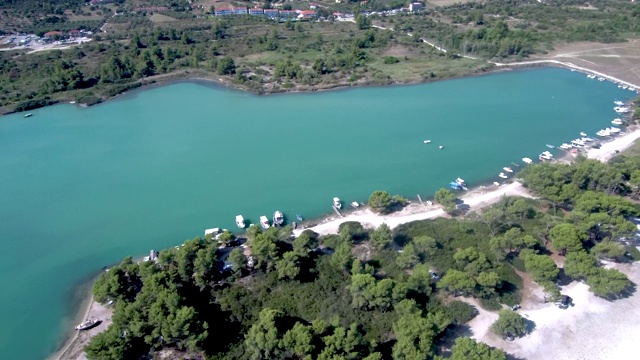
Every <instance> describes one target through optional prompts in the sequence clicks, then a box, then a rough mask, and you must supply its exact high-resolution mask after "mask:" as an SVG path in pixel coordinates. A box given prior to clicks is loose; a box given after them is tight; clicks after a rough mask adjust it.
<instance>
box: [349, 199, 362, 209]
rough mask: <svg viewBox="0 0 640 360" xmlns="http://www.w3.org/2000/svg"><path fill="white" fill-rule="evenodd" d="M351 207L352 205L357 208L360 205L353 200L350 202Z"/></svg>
mask: <svg viewBox="0 0 640 360" xmlns="http://www.w3.org/2000/svg"><path fill="white" fill-rule="evenodd" d="M351 207H353V208H354V209H357V208H359V207H360V204H358V202H357V201H353V202H351Z"/></svg>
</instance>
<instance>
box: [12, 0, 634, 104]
mask: <svg viewBox="0 0 640 360" xmlns="http://www.w3.org/2000/svg"><path fill="white" fill-rule="evenodd" d="M0 4H1V5H0V9H1V11H0V34H8V35H7V36H6V37H4V38H2V40H0V48H1V49H2V50H7V49H11V48H15V49H16V50H13V51H2V52H0V87H1V88H2V91H1V92H0V112H2V113H6V112H8V111H12V110H19V111H20V110H27V109H32V108H35V107H40V106H44V105H47V104H51V103H55V102H57V101H62V100H73V101H76V102H78V103H84V104H93V103H96V102H99V101H102V100H104V99H108V98H110V97H112V96H115V95H117V94H119V93H121V92H123V91H126V90H128V89H130V88H133V87H138V86H141V85H145V84H148V83H151V82H161V81H170V80H175V79H181V78H191V77H198V78H210V79H215V80H216V81H219V79H222V81H223V82H224V83H225V84H228V85H232V86H236V87H240V88H242V89H247V90H250V91H253V92H255V93H260V94H262V93H273V92H282V91H289V90H301V91H304V90H317V89H325V88H332V87H336V86H353V85H368V84H392V83H407V82H424V81H433V80H438V79H444V78H450V77H454V76H463V75H469V74H472V73H478V72H485V71H487V70H490V69H491V68H492V66H491V65H490V64H489V63H487V62H486V60H499V61H502V62H504V61H509V60H521V59H524V58H526V57H528V56H531V55H533V54H544V53H546V52H547V51H549V50H550V49H552V48H553V47H554V46H556V45H557V44H561V43H566V42H576V41H596V42H624V41H625V39H629V38H633V37H637V36H638V35H640V17H639V16H638V15H639V14H640V12H639V10H638V8H637V6H635V4H633V3H630V2H629V1H603V0H595V1H591V2H589V6H587V5H585V3H583V2H579V1H571V0H569V1H557V2H554V1H546V2H544V3H539V2H537V1H533V0H510V1H504V0H488V1H482V2H465V3H462V4H453V5H450V6H445V7H434V6H431V5H429V4H427V6H426V8H425V9H424V10H421V11H418V12H415V13H408V12H401V11H399V12H395V13H391V12H386V13H383V12H381V11H385V10H389V9H392V8H399V7H400V6H406V2H399V1H397V0H371V1H368V2H367V3H366V4H365V3H362V2H353V1H344V2H343V3H335V2H334V1H324V0H322V1H318V5H319V6H318V7H316V8H315V10H313V11H314V12H315V15H314V16H315V18H312V19H308V20H304V21H296V19H285V18H276V19H270V18H268V17H267V16H262V15H248V14H247V15H229V16H212V11H213V10H215V7H216V6H218V7H219V8H221V7H225V6H227V5H228V4H234V5H235V6H236V7H242V6H245V7H246V6H248V7H252V6H253V4H252V3H246V2H230V3H220V2H208V1H204V0H203V1H193V2H191V3H189V2H187V1H182V0H180V1H169V0H153V1H142V0H117V1H103V2H98V3H89V2H84V1H80V0H67V1H53V0H47V1H35V0H21V1H6V0H5V1H2V2H1V3H0ZM211 4H214V5H213V8H212V7H211ZM276 6H278V7H279V8H280V9H281V10H289V9H290V10H309V8H310V4H309V3H308V2H292V3H291V2H285V3H280V4H279V3H277V2H267V3H265V7H267V8H268V7H276ZM372 11H376V13H372ZM345 14H351V15H353V16H354V17H353V18H349V19H346V20H351V21H342V20H345V18H344V16H346V15H345ZM373 25H375V26H377V27H373ZM380 27H382V28H384V29H381V28H380ZM80 30H82V31H86V32H91V34H90V35H88V36H89V37H90V38H91V42H89V43H85V44H83V45H75V44H67V43H63V44H60V47H64V48H66V47H68V49H66V50H49V51H42V52H31V50H34V49H40V50H42V46H45V45H49V44H51V43H52V42H54V41H67V40H69V37H70V35H69V34H71V32H72V31H80ZM51 32H55V33H54V34H55V35H52V37H48V38H47V39H43V38H39V39H34V40H31V41H33V42H34V44H36V45H34V46H35V47H28V48H24V47H22V48H21V47H20V46H19V44H17V43H11V42H9V43H8V42H7V40H8V39H9V38H10V37H11V36H15V35H16V34H19V33H20V34H33V35H37V36H43V35H44V34H47V33H51ZM87 34H88V33H87ZM409 34H411V35H409ZM421 38H422V39H426V40H428V41H429V42H431V43H434V44H437V45H438V46H440V47H442V48H444V49H446V50H447V52H446V53H445V52H443V51H439V50H437V49H436V48H434V47H432V46H430V45H428V44H427V43H425V42H422V41H421V40H420V39H421ZM460 55H466V56H469V57H472V58H476V59H477V60H473V59H471V58H468V57H463V56H460Z"/></svg>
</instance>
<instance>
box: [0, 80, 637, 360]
mask: <svg viewBox="0 0 640 360" xmlns="http://www.w3.org/2000/svg"><path fill="white" fill-rule="evenodd" d="M634 95H635V94H633V93H631V92H630V91H626V90H621V89H619V88H617V87H616V86H615V85H614V84H612V83H609V82H597V81H594V80H589V79H587V78H586V76H584V75H583V74H580V73H577V72H570V71H568V70H564V69H557V68H541V69H529V70H522V71H512V72H508V73H499V74H494V75H489V76H482V77H472V78H466V79H457V80H451V81H443V82H437V83H432V84H424V85H413V86H394V87H383V88H360V89H350V90H343V91H331V92H324V93H310V94H285V95H274V96H264V97H258V96H254V95H251V94H248V93H242V92H238V91H235V90H230V89H223V88H217V87H210V86H204V85H202V84H201V83H191V82H187V83H178V84H172V85H169V86H163V87H156V88H152V89H148V90H143V91H138V92H134V93H130V94H127V96H126V97H122V98H120V99H116V100H114V101H110V102H107V103H104V104H101V105H97V106H93V107H90V108H86V109H83V108H78V107H75V106H72V105H59V106H53V107H49V108H44V109H39V110H36V111H33V117H30V118H27V119H25V118H23V114H14V115H10V116H5V117H2V118H0V199H2V206H1V207H0V234H2V237H1V238H0V244H1V245H2V251H1V252H0V283H1V284H2V286H3V291H2V293H1V294H0V318H2V319H3V321H2V324H1V325H0V358H2V359H41V358H44V357H46V356H47V355H49V354H50V353H52V352H53V351H55V350H56V348H57V347H58V346H59V345H60V340H61V336H62V334H64V333H65V332H66V331H67V329H68V328H69V327H70V326H72V325H73V321H72V319H73V317H74V316H75V311H76V309H75V307H76V306H78V304H75V302H74V299H77V297H75V296H74V290H75V289H76V287H77V286H78V284H80V283H82V282H86V281H88V280H89V279H91V278H92V277H93V276H95V274H96V273H98V272H99V271H100V269H101V268H102V267H103V266H104V265H109V264H113V263H115V262H118V261H119V260H120V259H121V258H122V257H124V256H127V255H135V256H137V255H141V254H144V253H147V252H148V251H149V249H156V250H159V249H162V248H166V247H169V246H173V245H176V244H178V243H180V242H182V241H183V240H185V239H189V238H193V237H195V236H198V235H202V233H203V230H204V229H205V228H210V227H223V228H228V229H235V225H234V217H235V215H237V214H242V215H244V217H245V218H246V219H247V220H249V221H252V222H257V221H258V218H259V216H260V215H267V217H269V218H271V216H272V214H273V212H274V211H275V210H281V211H283V212H284V213H285V216H286V217H287V218H288V219H290V220H293V219H295V214H296V213H299V214H302V215H304V216H305V217H306V218H313V217H318V216H321V215H323V214H326V213H328V212H331V199H332V198H333V197H334V196H338V197H340V198H341V199H342V200H343V201H344V202H345V205H347V204H348V203H349V202H351V201H354V200H356V201H361V202H364V201H366V200H367V198H368V196H369V195H370V194H371V192H372V191H374V190H378V189H384V190H387V191H389V192H391V193H394V194H402V195H404V196H406V197H411V198H415V195H416V194H418V193H419V194H421V195H422V196H423V198H426V197H430V196H432V195H433V193H434V192H435V191H436V190H437V189H439V188H441V187H447V186H448V183H449V182H450V181H452V180H454V179H455V178H456V177H458V176H459V177H462V178H464V179H465V180H466V181H467V183H468V184H469V186H471V187H473V186H475V185H478V184H480V183H483V182H492V181H497V180H499V179H498V178H497V174H498V173H499V172H501V171H502V167H503V166H511V167H515V166H513V165H511V162H516V163H518V164H521V166H524V164H522V161H521V160H520V159H521V158H522V157H525V156H527V157H530V158H536V157H537V154H539V153H540V152H542V151H544V150H548V149H547V148H546V147H545V144H554V145H559V144H560V143H562V142H565V141H569V140H571V139H573V138H576V137H578V133H579V132H580V131H585V132H587V133H588V134H590V135H591V134H594V133H595V132H596V131H597V130H599V129H601V128H604V127H609V126H611V122H610V121H611V120H612V119H613V118H615V117H617V116H616V114H615V113H614V112H613V110H612V108H613V106H614V105H613V100H616V99H617V100H627V99H630V98H631V97H633V96H634ZM425 139H430V140H432V143H431V144H424V143H423V140H425ZM439 145H443V146H444V149H442V150H439V149H438V146H439Z"/></svg>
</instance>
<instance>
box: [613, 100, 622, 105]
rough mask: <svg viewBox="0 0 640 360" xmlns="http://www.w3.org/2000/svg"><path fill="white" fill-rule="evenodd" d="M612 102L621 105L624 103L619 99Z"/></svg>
mask: <svg viewBox="0 0 640 360" xmlns="http://www.w3.org/2000/svg"><path fill="white" fill-rule="evenodd" d="M613 103H614V104H615V105H618V106H622V105H624V103H623V102H622V101H620V100H616V101H614V102H613Z"/></svg>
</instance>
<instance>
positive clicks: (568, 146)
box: [560, 143, 573, 150]
mask: <svg viewBox="0 0 640 360" xmlns="http://www.w3.org/2000/svg"><path fill="white" fill-rule="evenodd" d="M572 147H573V145H571V144H567V143H562V145H560V149H563V150H568V149H571V148H572Z"/></svg>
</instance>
